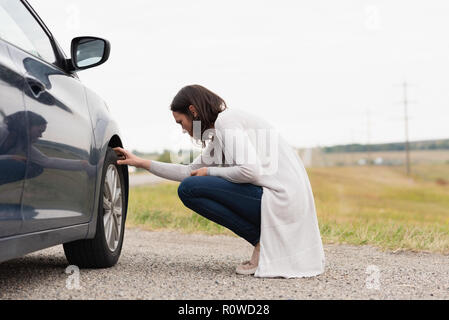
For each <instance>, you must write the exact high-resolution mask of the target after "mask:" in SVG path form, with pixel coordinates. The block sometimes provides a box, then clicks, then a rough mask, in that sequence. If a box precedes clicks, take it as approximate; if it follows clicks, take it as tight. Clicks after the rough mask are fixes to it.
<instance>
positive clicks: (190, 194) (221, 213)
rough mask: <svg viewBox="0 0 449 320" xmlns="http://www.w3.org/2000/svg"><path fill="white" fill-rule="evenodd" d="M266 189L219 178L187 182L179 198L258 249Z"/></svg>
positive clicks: (191, 179) (194, 177)
mask: <svg viewBox="0 0 449 320" xmlns="http://www.w3.org/2000/svg"><path fill="white" fill-rule="evenodd" d="M262 192H263V189H262V187H260V186H256V185H253V184H251V183H234V182H230V181H228V180H226V179H223V178H220V177H216V176H192V177H187V178H185V179H184V180H183V181H182V182H181V183H180V184H179V187H178V195H179V198H180V199H181V201H182V202H183V203H184V205H185V206H186V207H188V208H189V209H191V210H193V211H195V212H196V213H198V214H200V215H202V216H203V217H205V218H207V219H209V220H212V221H214V222H215V223H218V224H220V225H222V226H223V227H225V228H228V229H229V230H231V231H233V232H234V233H235V234H237V235H239V236H240V237H242V238H244V239H245V240H246V241H248V242H249V243H251V244H252V245H253V246H255V245H256V244H257V243H258V242H259V239H260V213H261V199H262Z"/></svg>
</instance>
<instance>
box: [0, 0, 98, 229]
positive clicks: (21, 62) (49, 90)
mask: <svg viewBox="0 0 449 320" xmlns="http://www.w3.org/2000/svg"><path fill="white" fill-rule="evenodd" d="M1 4H2V5H3V8H4V9H5V10H6V11H7V13H8V15H9V17H10V18H11V19H12V20H13V21H14V22H15V23H16V25H17V27H18V28H19V29H20V30H21V31H22V36H23V38H25V39H27V40H28V42H27V44H26V47H21V44H20V43H19V44H17V43H15V38H14V39H10V42H11V44H12V45H9V47H8V48H9V51H10V54H11V57H12V59H13V60H14V61H15V63H16V66H17V67H18V68H19V70H20V71H21V73H22V75H23V77H24V103H25V108H26V113H27V130H28V132H29V139H28V151H29V155H28V162H27V173H26V179H25V185H24V191H23V199H22V206H23V209H22V214H23V218H24V222H23V227H22V230H21V232H22V233H28V232H34V231H40V230H47V229H54V228H59V227H64V226H69V225H75V224H81V223H86V222H88V221H89V220H90V218H91V214H92V210H93V204H94V191H95V180H96V167H95V166H94V165H92V164H90V162H89V159H90V156H91V154H92V153H93V151H94V148H95V146H94V139H93V131H92V124H91V120H90V117H89V113H88V108H87V103H86V95H85V89H84V86H83V85H82V84H81V83H80V82H79V80H78V79H77V78H76V77H75V76H73V75H71V74H68V73H66V72H65V71H64V70H62V69H61V68H60V67H58V66H57V65H56V62H57V61H58V60H60V58H61V57H58V56H57V55H58V52H57V50H56V49H55V47H56V45H57V44H56V43H55V42H54V41H53V40H52V38H51V34H50V33H49V32H48V30H47V29H46V28H45V26H43V25H42V24H41V23H40V22H39V21H38V18H37V17H36V16H34V13H33V12H32V11H31V9H30V8H29V7H28V6H26V3H22V2H20V1H15V0H0V5H1Z"/></svg>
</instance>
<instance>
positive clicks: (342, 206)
mask: <svg viewBox="0 0 449 320" xmlns="http://www.w3.org/2000/svg"><path fill="white" fill-rule="evenodd" d="M412 170H413V175H412V178H408V177H407V176H406V175H405V174H404V169H403V168H400V167H331V168H311V169H308V174H309V178H310V182H311V185H312V190H313V194H314V198H315V204H316V208H317V214H318V220H319V225H320V230H321V235H322V238H323V241H324V242H325V243H348V244H356V245H362V244H370V245H374V246H377V247H380V248H383V249H390V250H423V251H430V252H440V253H445V254H448V253H449V185H447V184H444V183H441V181H443V180H444V181H446V179H448V178H449V164H442V165H419V166H414V167H413V168H412ZM178 184H179V183H177V182H174V183H167V184H162V185H157V186H146V187H137V188H133V189H131V192H130V203H129V216H128V219H129V220H128V222H129V223H130V225H131V226H141V227H144V228H147V229H151V230H159V229H170V230H180V231H183V232H188V233H192V232H201V233H207V234H228V235H233V233H232V232H231V231H229V230H226V229H225V228H223V227H221V226H219V225H217V224H215V223H213V222H210V221H209V220H207V219H204V218H203V217H201V216H200V215H198V214H196V213H194V212H193V211H191V210H190V209H188V208H186V207H185V206H184V205H183V204H182V202H181V201H180V200H179V198H178V195H177V186H178Z"/></svg>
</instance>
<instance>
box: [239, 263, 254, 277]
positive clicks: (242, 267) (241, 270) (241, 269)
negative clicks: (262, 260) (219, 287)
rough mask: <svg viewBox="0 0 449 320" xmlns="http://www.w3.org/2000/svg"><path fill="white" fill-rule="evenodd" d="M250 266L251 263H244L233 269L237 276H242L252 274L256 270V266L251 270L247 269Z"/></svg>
mask: <svg viewBox="0 0 449 320" xmlns="http://www.w3.org/2000/svg"><path fill="white" fill-rule="evenodd" d="M250 265H251V261H245V262H243V263H242V264H241V265H239V266H237V268H235V272H236V273H237V274H243V275H251V274H254V273H255V272H256V270H257V265H256V266H254V267H252V268H248V266H250Z"/></svg>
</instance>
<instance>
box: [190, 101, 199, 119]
mask: <svg viewBox="0 0 449 320" xmlns="http://www.w3.org/2000/svg"><path fill="white" fill-rule="evenodd" d="M189 110H190V112H191V113H192V114H193V116H194V117H196V116H197V115H198V113H197V111H196V108H195V106H194V105H193V104H191V105H190V106H189Z"/></svg>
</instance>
